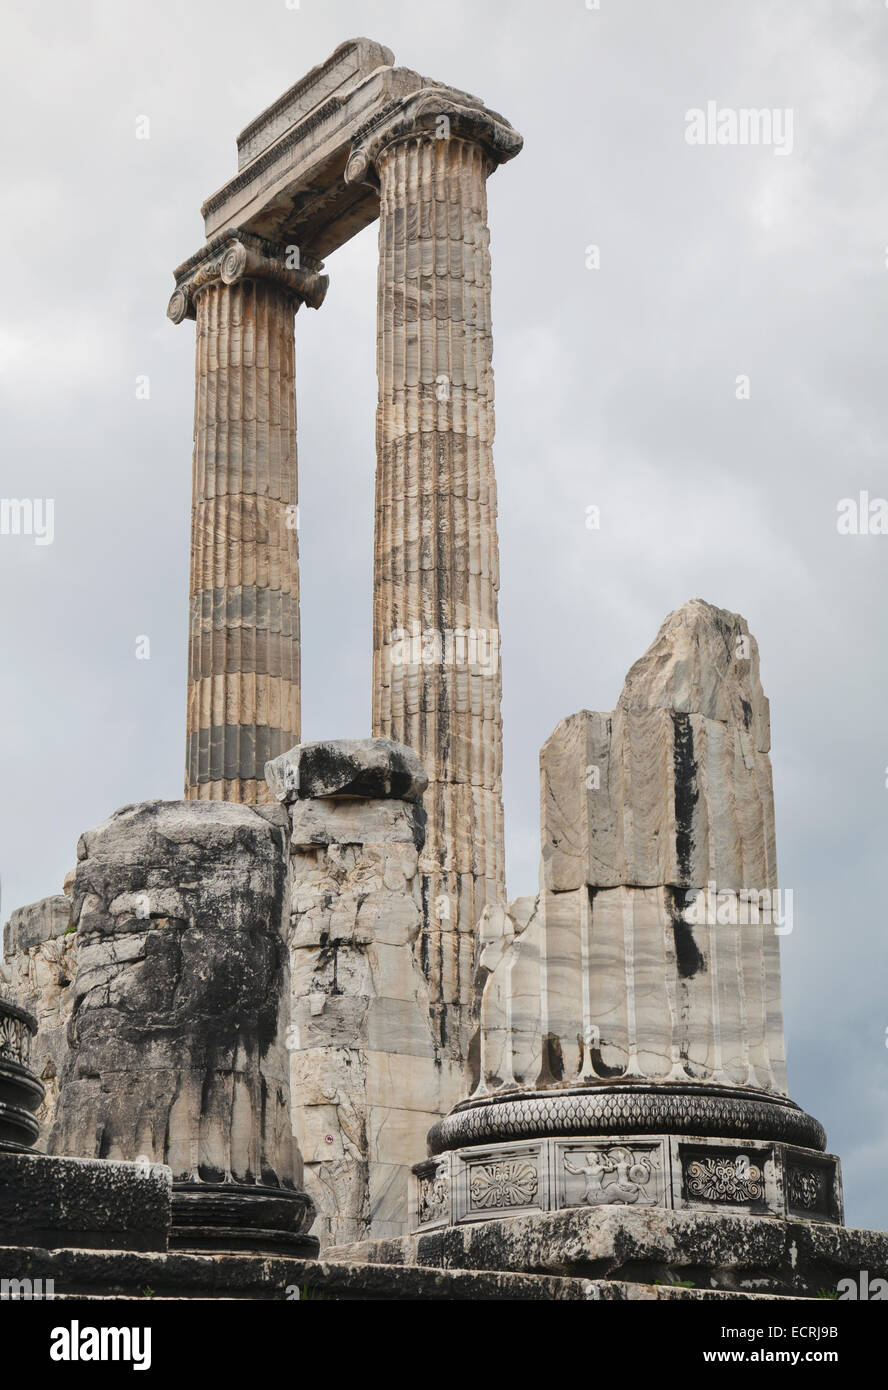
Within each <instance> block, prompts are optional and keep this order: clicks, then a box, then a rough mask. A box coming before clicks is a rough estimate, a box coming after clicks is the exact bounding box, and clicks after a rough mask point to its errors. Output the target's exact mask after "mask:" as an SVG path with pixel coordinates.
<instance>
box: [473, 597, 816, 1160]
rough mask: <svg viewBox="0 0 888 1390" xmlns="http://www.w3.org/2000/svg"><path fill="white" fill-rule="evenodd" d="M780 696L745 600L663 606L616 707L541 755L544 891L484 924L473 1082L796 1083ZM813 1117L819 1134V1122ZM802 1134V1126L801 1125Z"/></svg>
mask: <svg viewBox="0 0 888 1390" xmlns="http://www.w3.org/2000/svg"><path fill="white" fill-rule="evenodd" d="M769 746H770V725H769V712H768V702H767V700H766V699H765V696H764V694H763V693H762V688H761V683H760V680H759V674H758V648H757V644H756V642H755V639H754V638H753V637H752V636H751V635H750V633H749V630H748V627H747V625H746V623H745V621H744V620H743V619H742V618H741V617H739V616H738V615H737V614H733V613H727V612H725V611H723V610H722V609H718V608H714V607H713V606H712V605H711V604H707V603H704V602H703V601H702V600H699V599H695V600H692V601H691V602H690V603H687V604H685V605H684V606H683V607H682V608H680V609H678V610H677V611H676V612H675V613H672V614H670V615H669V617H668V618H667V619H666V621H665V622H664V624H663V626H662V628H661V629H660V632H659V634H658V636H657V638H656V640H655V642H654V643H653V645H652V646H651V648H650V650H649V651H648V652H647V653H646V654H645V655H644V656H643V657H642V658H641V659H640V660H639V661H637V662H636V663H635V665H634V666H633V667H632V669H631V670H630V672H629V674H628V676H627V678H626V682H625V685H624V687H623V692H622V694H621V696H620V700H619V702H618V705H617V708H616V709H615V711H614V712H613V713H612V714H607V715H605V714H596V713H592V712H590V711H588V710H583V711H581V712H580V713H579V714H575V715H571V716H570V717H569V718H568V719H565V720H563V721H562V722H561V723H560V724H559V725H558V727H557V729H556V730H555V732H554V733H553V734H552V736H551V738H550V739H548V740H547V742H546V744H545V745H544V746H543V749H542V752H541V755H540V773H541V795H540V799H541V811H542V842H543V850H542V865H541V881H540V895H539V898H538V900H537V902H536V904H535V905H534V906H533V908H532V910H531V911H530V914H529V920H528V911H527V908H526V907H525V908H524V909H523V910H522V913H523V915H522V920H521V921H516V920H514V918H513V916H512V914H511V913H506V914H504V915H503V914H501V915H500V917H499V918H498V919H496V921H494V918H493V917H490V918H489V927H488V933H487V935H488V937H489V939H485V932H484V929H483V928H482V954H481V958H480V972H479V987H480V989H481V990H482V994H483V998H482V1005H481V1029H480V1036H479V1038H478V1046H477V1056H476V1058H475V1059H474V1062H475V1080H476V1090H475V1095H476V1096H478V1097H484V1096H486V1095H488V1094H496V1093H497V1092H499V1091H501V1090H506V1089H508V1088H509V1087H511V1086H516V1085H517V1086H524V1087H531V1088H532V1087H547V1086H566V1085H584V1084H585V1085H591V1086H594V1085H595V1084H597V1083H613V1082H640V1083H644V1082H654V1083H675V1084H677V1085H681V1084H682V1083H692V1084H706V1083H711V1084H712V1085H714V1086H729V1087H731V1086H734V1087H742V1088H750V1089H752V1090H756V1091H762V1092H767V1093H770V1094H774V1095H778V1096H785V1095H786V1067H785V1056H784V1043H783V1023H782V1014H781V999H780V958H779V937H780V936H781V935H784V934H786V932H787V931H789V930H791V929H792V897H791V894H789V895H781V894H780V893H779V890H778V888H777V861H776V848H775V833H774V807H773V791H772V783H771V765H770V759H769V757H768V749H769ZM812 1133H813V1131H812ZM786 1137H787V1138H789V1137H795V1138H798V1136H790V1135H787V1136H786Z"/></svg>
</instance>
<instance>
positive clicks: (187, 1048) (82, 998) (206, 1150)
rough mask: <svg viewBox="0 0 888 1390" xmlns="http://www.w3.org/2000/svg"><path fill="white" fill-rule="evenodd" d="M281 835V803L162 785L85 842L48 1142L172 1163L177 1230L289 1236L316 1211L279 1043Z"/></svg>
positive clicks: (62, 1149) (210, 1235) (177, 1235)
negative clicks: (69, 1000)
mask: <svg viewBox="0 0 888 1390" xmlns="http://www.w3.org/2000/svg"><path fill="white" fill-rule="evenodd" d="M285 838H286V833H285V828H284V826H283V825H282V824H281V812H280V811H278V810H276V809H274V808H269V809H268V811H267V812H266V813H264V814H263V813H260V812H258V811H256V810H253V809H251V808H249V807H246V806H238V805H234V804H231V803H215V802H199V801H195V802H178V801H173V802H162V801H161V802H157V801H155V802H145V803H141V804H138V805H135V806H127V807H124V808H123V810H121V811H118V812H116V813H115V814H114V815H113V816H111V817H109V819H108V820H107V821H105V822H104V823H103V824H102V825H100V826H98V827H97V828H96V829H95V830H92V831H88V832H87V833H86V834H85V835H83V836H82V837H81V840H80V843H79V845H78V861H79V862H78V866H77V872H76V876H75V881H74V890H73V896H74V904H73V920H74V922H75V923H76V925H77V934H78V941H79V946H78V962H77V975H76V980H75V986H74V1012H73V1017H72V1020H71V1024H70V1030H69V1031H70V1052H69V1055H68V1058H67V1061H66V1065H65V1072H64V1076H63V1079H62V1085H61V1096H60V1101H59V1105H58V1108H57V1112H56V1119H55V1124H54V1126H53V1130H52V1134H51V1136H50V1144H49V1147H50V1149H51V1150H52V1151H53V1152H55V1153H65V1154H72V1155H77V1156H80V1157H85V1158H92V1157H96V1158H116V1159H130V1160H133V1159H141V1160H142V1161H147V1162H151V1163H164V1164H167V1165H168V1166H169V1167H170V1168H171V1170H172V1174H173V1179H174V1184H175V1189H174V1239H175V1240H176V1241H177V1243H179V1244H188V1245H191V1246H192V1247H197V1248H200V1247H202V1246H203V1245H211V1246H212V1245H221V1246H222V1247H223V1248H239V1246H244V1245H245V1246H248V1247H250V1246H255V1245H258V1246H262V1245H272V1246H273V1245H275V1244H277V1243H278V1242H287V1243H289V1244H290V1245H291V1246H292V1244H293V1243H294V1242H296V1243H297V1244H298V1243H299V1241H300V1240H301V1239H302V1232H303V1231H304V1229H305V1228H306V1227H307V1226H308V1225H309V1224H310V1222H311V1219H312V1217H313V1209H312V1207H311V1203H310V1202H309V1200H308V1199H307V1198H306V1196H305V1194H304V1193H303V1192H302V1191H301V1178H302V1161H301V1156H300V1154H299V1150H298V1147H297V1145H296V1143H295V1141H294V1139H293V1136H292V1132H291V1124H290V1096H289V1076H288V1068H287V1059H286V1049H285V1044H284V1030H285V1026H286V1019H285V1016H284V1011H283V1005H284V1002H285V1000H286V998H287V996H288V993H289V984H288V963H287V952H286V947H285V943H284V939H283V933H282V918H283V912H284V907H285V882H286V851H285ZM303 1243H304V1242H303ZM310 1244H311V1242H310V1241H309V1245H310ZM306 1248H308V1247H307V1246H306Z"/></svg>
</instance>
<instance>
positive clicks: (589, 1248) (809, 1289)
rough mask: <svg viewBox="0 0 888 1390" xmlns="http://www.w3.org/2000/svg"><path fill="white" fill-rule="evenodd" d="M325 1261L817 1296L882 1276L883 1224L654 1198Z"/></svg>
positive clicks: (333, 1252) (403, 1241)
mask: <svg viewBox="0 0 888 1390" xmlns="http://www.w3.org/2000/svg"><path fill="white" fill-rule="evenodd" d="M324 1254H325V1257H326V1258H329V1259H330V1260H333V1261H347V1262H356V1261H361V1260H364V1261H367V1262H368V1263H371V1264H374V1265H378V1264H392V1265H405V1266H414V1265H415V1266H422V1267H428V1266H432V1267H436V1268H440V1269H445V1270H457V1269H461V1270H487V1271H490V1272H493V1271H499V1272H501V1273H523V1274H526V1275H530V1274H535V1275H559V1276H561V1277H566V1278H569V1279H581V1280H591V1281H594V1282H600V1283H603V1284H612V1283H615V1282H616V1283H619V1284H621V1285H631V1286H633V1287H635V1286H637V1287H638V1288H639V1295H638V1296H644V1295H643V1293H642V1292H641V1291H642V1290H643V1289H644V1288H652V1287H654V1288H656V1287H663V1288H666V1287H675V1286H677V1285H678V1283H679V1281H681V1283H682V1284H684V1285H690V1286H692V1287H693V1289H694V1290H696V1291H698V1292H699V1291H704V1290H706V1291H713V1290H717V1291H720V1292H721V1293H723V1294H727V1295H729V1296H732V1297H736V1296H737V1295H743V1294H772V1295H778V1296H783V1297H795V1298H818V1297H822V1296H823V1295H824V1293H826V1294H827V1295H828V1294H829V1293H831V1292H835V1290H836V1288H837V1284H838V1281H839V1280H840V1279H844V1278H849V1277H850V1278H852V1279H854V1280H857V1279H859V1277H860V1275H861V1272H862V1271H864V1270H865V1271H868V1275H869V1281H870V1284H872V1281H873V1280H874V1279H875V1278H886V1277H888V1232H885V1231H866V1230H853V1229H847V1228H845V1227H842V1226H836V1225H831V1224H826V1223H822V1222H812V1221H795V1220H781V1219H778V1218H775V1217H769V1216H746V1215H736V1214H731V1215H729V1214H727V1213H718V1214H711V1213H704V1212H696V1211H685V1212H678V1211H668V1210H665V1209H663V1208H662V1207H647V1208H640V1207H630V1206H608V1207H599V1208H586V1209H571V1210H566V1211H556V1212H536V1213H533V1214H529V1215H524V1216H512V1217H510V1218H508V1219H500V1220H493V1221H475V1222H471V1223H466V1224H464V1225H455V1226H443V1227H439V1228H438V1229H437V1230H429V1231H423V1232H420V1233H418V1234H415V1235H409V1236H402V1237H400V1238H399V1239H396V1240H384V1241H365V1242H363V1243H361V1244H356V1245H347V1246H338V1247H333V1248H331V1249H329V1250H327V1251H325V1252H324Z"/></svg>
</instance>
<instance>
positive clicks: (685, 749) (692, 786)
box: [672, 710, 700, 878]
mask: <svg viewBox="0 0 888 1390" xmlns="http://www.w3.org/2000/svg"><path fill="white" fill-rule="evenodd" d="M672 730H673V733H672V765H673V771H674V774H675V853H676V857H677V858H678V868H679V872H680V874H681V876H682V877H683V878H690V873H691V850H692V849H693V847H694V840H693V818H694V807H695V806H696V804H697V800H698V798H699V795H700V793H699V791H698V789H697V760H696V758H695V757H694V731H693V729H692V727H691V716H690V715H689V714H680V713H679V712H678V711H677V710H673V711H672Z"/></svg>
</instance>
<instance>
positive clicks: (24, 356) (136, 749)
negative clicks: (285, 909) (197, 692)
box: [0, 0, 888, 1227]
mask: <svg viewBox="0 0 888 1390" xmlns="http://www.w3.org/2000/svg"><path fill="white" fill-rule="evenodd" d="M291 3H292V0H291ZM2 30H3V32H2V43H0V73H2V80H0V105H2V130H3V146H4V148H3V178H4V199H5V208H4V216H3V219H2V225H0V240H2V265H3V268H4V271H5V274H4V286H3V289H4V294H3V311H2V315H0V392H2V421H3V438H4V447H3V452H2V469H0V495H2V496H4V497H32V498H53V499H54V502H55V517H54V525H55V536H54V541H53V544H52V545H45V546H38V545H36V544H35V543H34V539H33V538H31V537H23V536H18V537H16V536H0V575H2V585H3V595H4V602H3V605H2V613H0V623H2V652H3V657H4V660H3V662H2V666H0V714H2V719H0V739H2V755H3V756H2V768H3V784H2V785H3V795H2V798H0V831H2V838H0V872H2V880H3V916H4V917H6V916H8V913H9V910H10V909H11V908H13V907H16V906H19V905H21V904H23V903H26V902H29V901H32V900H34V899H36V898H39V897H43V896H45V895H47V894H49V893H52V892H56V891H58V890H59V889H60V887H61V883H62V878H63V876H64V873H65V871H66V870H67V869H68V868H70V867H71V866H72V865H73V863H74V860H75V846H76V842H77V836H78V834H79V833H80V832H81V831H82V830H84V829H86V828H87V827H89V826H91V825H94V824H96V823H97V822H98V821H100V820H102V819H104V817H105V816H106V815H108V814H109V813H110V812H111V811H113V810H114V809H115V808H117V807H119V806H121V805H123V804H125V803H127V802H132V801H141V800H146V799H149V798H152V797H168V798H173V797H178V796H181V794H182V779H183V762H184V734H185V654H186V601H187V581H188V575H187V566H188V525H189V501H190V467H191V465H190V455H191V430H192V408H193V353H194V327H193V325H192V324H191V323H188V322H186V323H185V324H182V325H180V326H179V327H174V326H173V325H172V324H171V323H170V322H168V320H167V319H166V318H165V317H164V311H165V308H166V303H167V300H168V298H169V295H170V292H171V289H172V283H173V282H172V273H171V272H172V270H173V267H174V266H176V265H177V264H178V263H179V262H180V261H182V260H183V259H184V258H185V257H186V256H188V255H189V254H190V253H191V252H193V251H195V250H196V249H197V248H198V247H199V246H200V244H201V243H202V241H203V229H202V222H201V219H200V216H199V207H200V204H201V202H202V201H203V200H204V198H206V197H207V196H208V195H209V194H210V193H212V192H213V191H215V189H217V188H218V187H219V186H220V185H221V184H222V183H224V182H225V180H226V179H228V178H229V177H230V176H231V175H232V174H233V173H234V171H235V169H236V151H235V136H236V135H237V133H238V131H240V130H241V129H242V128H243V126H244V125H245V124H246V123H247V122H248V121H249V120H250V119H251V118H252V117H253V116H255V115H257V114H258V112H259V111H261V110H262V109H263V107H265V106H266V105H267V104H268V103H269V102H270V101H272V100H273V99H274V98H275V97H277V96H278V95H279V94H280V93H281V92H282V91H284V90H285V89H286V88H287V87H288V86H290V85H291V84H292V83H293V82H294V81H295V80H296V79H297V78H299V77H300V76H302V75H303V73H305V72H306V71H307V70H308V68H310V67H311V66H312V65H313V64H315V63H317V62H319V61H321V60H322V59H323V58H325V57H326V56H327V55H328V53H329V52H330V51H331V50H332V49H333V48H334V47H335V46H336V45H337V44H338V43H340V42H341V41H342V40H343V39H346V38H350V37H353V36H355V35H359V34H363V35H366V36H367V37H370V38H373V39H376V40H378V41H380V42H383V43H385V44H388V46H389V47H390V48H392V49H393V50H394V53H395V58H396V61H397V62H398V63H400V64H402V65H403V66H406V67H412V68H416V69H419V70H420V71H421V72H423V73H425V74H427V75H429V76H432V77H434V78H437V79H439V80H442V81H445V82H448V83H451V84H453V85H455V86H458V87H462V88H464V89H467V90H469V91H471V92H475V93H477V94H478V95H479V96H481V97H482V98H483V99H484V100H485V101H486V102H487V103H488V104H489V105H490V106H493V107H494V108H496V109H497V110H500V111H502V112H503V114H505V115H506V116H507V117H508V118H509V119H510V120H511V121H512V122H513V123H514V124H515V125H516V126H517V127H518V129H519V130H520V131H521V132H522V134H523V135H524V137H525V148H524V151H523V153H522V154H521V155H520V156H519V157H518V158H517V159H516V160H515V161H514V162H513V163H511V164H509V165H507V166H505V167H504V168H502V169H500V170H499V171H498V172H497V173H496V174H495V175H494V176H493V178H492V179H491V181H490V185H489V200H490V223H491V249H492V256H493V315H494V319H493V322H494V340H495V352H494V363H495V372H496V392H497V437H496V446H495V461H496V470H497V475H498V482H499V499H500V518H499V530H500V546H501V557H502V566H501V568H502V588H501V594H500V619H501V632H502V663H503V682H504V706H503V714H504V726H505V776H504V790H505V804H506V823H507V833H508V846H509V892H510V894H511V895H516V894H518V893H526V892H533V891H534V890H535V887H536V873H537V860H538V854H539V847H538V828H537V826H538V791H537V768H538V762H537V759H538V750H539V747H540V745H541V744H542V742H543V741H544V739H545V738H546V737H547V736H548V735H549V734H550V733H551V731H552V729H553V728H554V726H555V724H556V723H557V722H558V720H559V719H561V718H562V717H564V716H565V715H567V714H570V713H572V712H573V711H575V710H577V709H580V708H587V709H599V710H609V709H612V708H613V706H614V704H615V702H616V700H617V697H618V695H619V692H620V688H621V685H622V682H623V677H624V675H625V673H626V671H627V670H628V668H629V666H630V665H631V664H632V662H633V661H634V660H635V659H636V658H637V657H638V656H639V655H640V654H641V653H642V652H643V651H644V650H645V648H646V647H647V646H648V645H649V643H650V641H651V640H652V638H653V637H654V635H655V633H656V631H657V629H658V627H659V625H660V623H661V621H662V619H663V617H664V616H665V614H666V613H667V612H668V611H669V610H671V609H673V608H675V607H676V606H678V605H679V604H680V603H682V602H684V601H685V600H686V599H688V598H691V597H695V596H699V597H702V598H705V599H708V600H709V601H710V602H712V603H715V604H718V605H720V606H722V607H725V608H729V609H732V610H734V611H736V612H739V613H742V614H743V615H744V617H746V619H747V620H748V622H749V625H750V629H751V631H752V632H753V633H754V634H755V636H756V637H757V639H758V641H759V645H760V650H761V669H762V678H763V683H764V686H765V691H766V693H767V694H768V695H769V696H770V700H771V714H772V736H773V753H772V756H773V763H774V780H775V794H776V807H777V843H778V851H779V858H780V880H781V884H782V886H783V887H785V888H792V889H793V892H794V895H795V912H794V916H795V928H794V931H793V933H792V935H790V936H788V937H784V938H783V940H782V952H783V969H784V994H785V1013H786V1031H787V1043H788V1049H789V1077H790V1091H791V1094H792V1096H793V1097H794V1099H795V1100H797V1101H798V1102H799V1103H800V1104H801V1105H803V1106H804V1107H805V1108H806V1109H807V1110H809V1111H810V1112H812V1113H813V1114H815V1115H816V1116H817V1117H818V1118H819V1119H820V1120H821V1121H822V1122H823V1123H824V1124H825V1125H826V1128H827V1131H828V1135H829V1143H830V1147H831V1149H832V1150H833V1151H834V1152H837V1153H839V1154H840V1155H841V1157H842V1160H843V1164H844V1172H845V1186H846V1198H847V1215H848V1219H849V1222H851V1223H853V1224H859V1225H872V1226H878V1227H885V1226H888V1197H886V1194H885V1173H886V1169H888V1124H886V1119H888V1049H886V1038H888V1035H886V1029H888V990H886V984H888V969H886V957H888V947H886V939H888V930H886V893H885V875H884V868H883V865H884V862H885V826H886V809H888V786H886V782H888V728H886V714H885V707H886V699H885V687H886V667H888V644H886V588H885V582H884V575H885V567H886V562H888V536H880V535H856V536H854V535H840V534H839V533H838V530H837V524H836V523H837V515H838V514H837V504H838V503H839V501H840V499H842V498H845V497H857V495H858V493H859V492H860V491H861V490H867V491H868V492H869V494H870V496H871V497H872V498H876V497H886V496H888V469H886V463H885V445H884V441H885V435H886V421H885V401H886V388H885V314H884V303H885V295H886V283H888V282H886V276H888V270H886V256H888V250H886V244H888V192H886V181H885V169H886V165H888V149H886V144H888V140H886V117H885V109H886V106H885V97H886V93H885V85H884V80H882V81H880V76H881V74H884V73H885V71H886V70H888V9H886V6H885V4H883V3H882V0H841V3H840V0H834V3H829V2H828V0H792V2H791V3H788V2H784V3H781V2H780V0H745V2H744V3H743V4H742V5H741V4H737V3H736V0H674V2H673V3H671V4H664V3H663V0H600V9H599V10H595V9H590V8H587V6H586V3H585V0H533V2H531V0H465V2H463V0H446V3H440V4H439V3H418V2H417V0H409V3H408V2H407V0H404V2H403V3H397V2H396V0H377V2H376V3H372V2H371V0H363V3H362V2H360V0H301V4H300V6H299V8H295V9H291V8H288V5H287V3H286V0H212V2H211V0H153V3H151V4H145V3H143V0H113V3H112V0H107V2H106V3H98V2H97V3H89V0H78V3H77V4H74V5H72V4H70V3H68V0H53V3H40V0H31V3H28V4H24V3H20V4H18V5H16V6H12V5H7V6H6V12H5V17H4V19H3V21H2ZM708 101H715V102H717V103H718V106H719V107H720V108H733V109H739V108H769V109H774V110H778V111H781V112H783V111H786V110H787V109H791V110H792V112H793V127H792V136H793V138H792V148H791V152H787V153H779V152H777V149H776V148H775V146H774V145H771V146H770V147H769V146H758V147H750V146H739V145H714V146H712V145H690V144H688V143H687V142H686V140H685V132H686V129H687V124H686V112H687V111H688V110H690V109H692V108H705V106H706V103H707V102H708ZM144 115H147V116H148V117H149V119H150V139H148V140H137V139H136V138H135V137H136V129H137V118H138V117H140V116H144ZM786 149H787V151H788V146H786ZM375 237H376V234H375V228H369V229H368V230H367V231H365V232H364V233H362V234H361V235H360V236H358V237H357V238H356V239H355V240H354V241H353V242H351V243H350V244H349V245H347V246H346V247H344V248H343V249H342V250H340V251H338V252H337V253H336V254H335V255H334V256H332V257H330V259H329V260H328V262H327V267H326V269H327V271H328V273H329V274H330V277H331V285H330V291H329V293H328V296H327V300H326V303H325V304H324V306H323V308H322V309H321V310H320V312H318V313H313V312H311V311H308V310H302V311H300V313H299V315H298V317H297V321H296V345H297V386H298V396H299V411H300V417H299V430H300V432H299V451H300V459H299V466H300V520H301V532H300V545H301V554H302V625H303V737H304V738H305V739H313V738H320V737H324V736H331V737H346V736H362V735H365V734H367V733H368V732H369V719H370V713H369V710H370V636H371V625H370V623H371V555H372V521H373V473H374V444H373V412H374V405H375V396H376V382H375V362H374V352H375V274H376V239H375ZM593 245H594V246H597V247H598V248H599V259H600V268H599V269H588V268H587V264H586V262H587V248H588V247H590V246H593ZM590 259H594V258H590ZM143 374H144V375H147V376H148V377H149V379H150V399H149V400H138V399H137V398H136V377H137V376H140V375H143ZM741 376H746V377H748V379H749V399H738V396H737V393H738V386H737V379H738V377H741ZM740 393H741V395H742V394H744V392H743V387H742V385H741V387H740ZM593 505H594V506H598V507H599V508H600V513H601V521H600V529H599V530H597V531H595V530H590V529H588V528H587V526H586V524H585V522H586V516H587V508H588V507H590V506H593ZM142 636H147V637H149V639H150V652H151V657H150V660H147V661H145V660H137V659H136V655H135V653H136V641H137V638H139V637H142Z"/></svg>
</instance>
